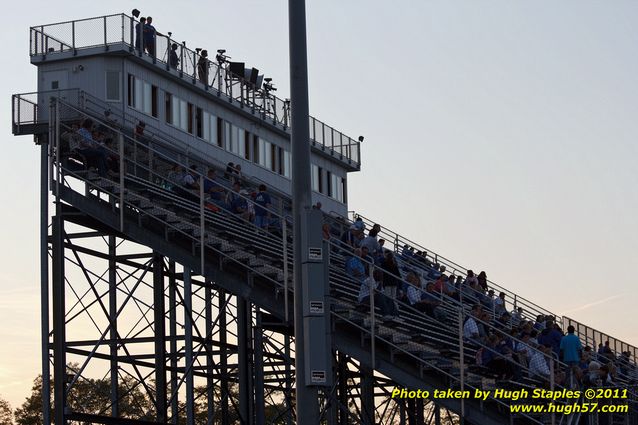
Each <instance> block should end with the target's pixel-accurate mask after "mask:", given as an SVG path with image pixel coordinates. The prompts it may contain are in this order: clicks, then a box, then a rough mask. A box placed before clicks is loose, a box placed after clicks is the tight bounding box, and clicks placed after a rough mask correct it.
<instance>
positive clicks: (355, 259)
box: [345, 248, 366, 283]
mask: <svg viewBox="0 0 638 425" xmlns="http://www.w3.org/2000/svg"><path fill="white" fill-rule="evenodd" d="M345 267H346V273H348V274H349V275H350V276H352V277H353V278H354V279H355V280H357V281H358V282H360V283H361V282H363V280H364V279H365V278H366V269H365V266H364V265H363V261H361V249H360V248H355V249H354V251H353V255H352V256H351V257H350V258H348V259H347V260H346V264H345Z"/></svg>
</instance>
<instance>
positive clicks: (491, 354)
mask: <svg viewBox="0 0 638 425" xmlns="http://www.w3.org/2000/svg"><path fill="white" fill-rule="evenodd" d="M481 350H482V356H481V360H482V364H483V366H485V367H487V368H488V369H489V370H490V371H491V372H492V373H494V374H496V375H497V379H505V380H508V379H511V378H512V377H513V376H514V369H513V365H512V363H511V361H510V359H511V353H510V352H509V349H508V348H507V346H506V345H505V344H503V341H502V340H501V338H500V337H499V336H498V335H490V336H489V337H488V339H487V343H486V347H484V348H482V349H481Z"/></svg>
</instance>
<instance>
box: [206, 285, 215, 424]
mask: <svg viewBox="0 0 638 425" xmlns="http://www.w3.org/2000/svg"><path fill="white" fill-rule="evenodd" d="M211 284H212V282H206V288H205V289H204V299H205V301H204V302H205V303H206V305H205V307H204V316H205V318H206V418H207V419H206V423H207V424H212V423H213V417H214V415H215V381H214V379H213V372H214V368H213V344H212V342H213V294H212V290H211V287H210V285H211Z"/></svg>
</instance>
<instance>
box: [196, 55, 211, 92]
mask: <svg viewBox="0 0 638 425" xmlns="http://www.w3.org/2000/svg"><path fill="white" fill-rule="evenodd" d="M209 66H210V65H209V63H208V51H207V50H202V51H201V52H200V54H199V60H198V61H197V75H198V77H199V81H201V82H202V83H204V85H207V84H208V67H209Z"/></svg>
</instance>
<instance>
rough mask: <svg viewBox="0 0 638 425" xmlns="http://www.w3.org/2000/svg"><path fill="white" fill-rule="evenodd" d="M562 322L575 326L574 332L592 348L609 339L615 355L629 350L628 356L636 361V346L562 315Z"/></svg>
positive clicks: (637, 351) (637, 349)
mask: <svg viewBox="0 0 638 425" xmlns="http://www.w3.org/2000/svg"><path fill="white" fill-rule="evenodd" d="M563 323H565V324H566V325H571V326H573V327H574V328H575V330H576V333H577V334H578V335H580V336H581V337H582V338H584V339H585V343H586V344H589V343H591V347H592V350H596V349H597V345H596V343H600V344H603V343H604V341H609V348H610V349H611V350H612V352H613V353H614V354H615V356H616V357H618V356H620V355H622V353H625V352H629V354H630V358H631V359H632V360H633V363H634V364H636V363H637V362H638V347H636V346H633V345H631V344H627V343H626V342H623V341H621V340H619V339H617V338H614V337H613V336H610V335H608V334H606V333H604V332H601V331H599V330H596V329H594V328H592V327H590V326H587V325H585V324H583V323H580V322H578V321H576V320H574V319H571V318H569V317H566V316H563Z"/></svg>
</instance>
